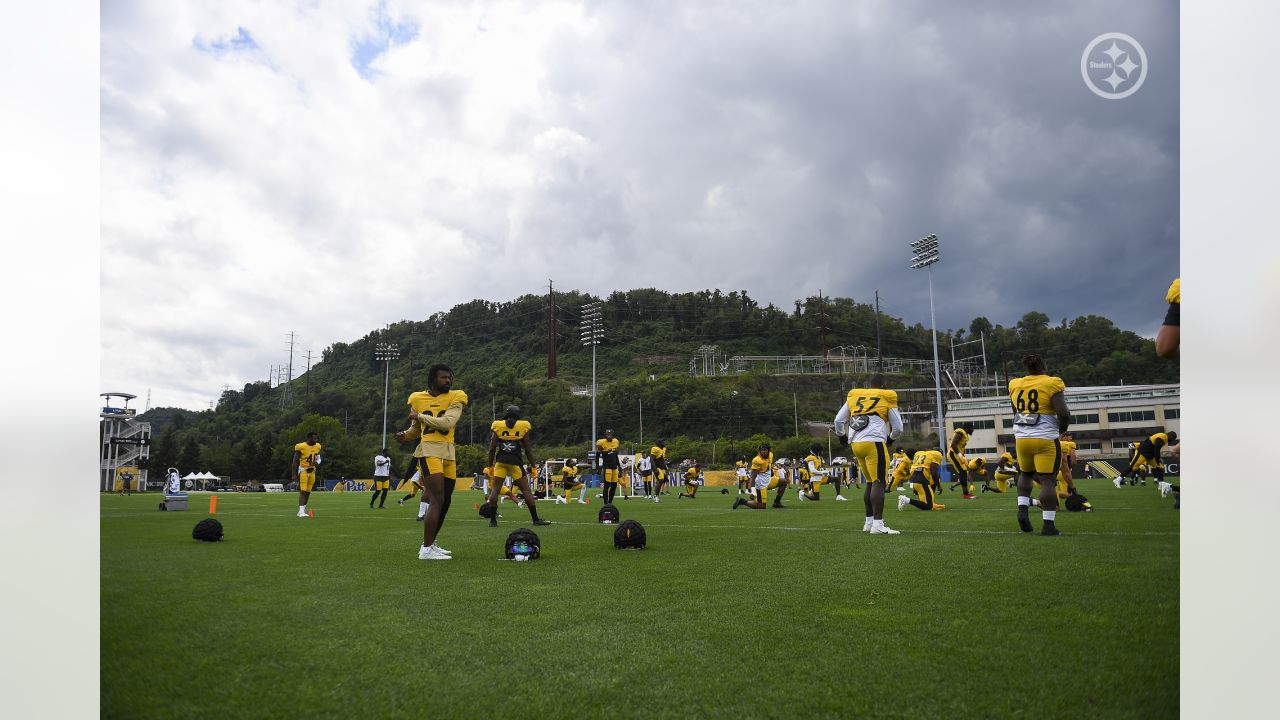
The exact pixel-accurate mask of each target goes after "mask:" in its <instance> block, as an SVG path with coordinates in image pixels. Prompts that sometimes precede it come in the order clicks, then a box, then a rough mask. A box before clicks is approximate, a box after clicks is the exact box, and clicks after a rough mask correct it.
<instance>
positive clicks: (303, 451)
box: [290, 432, 320, 518]
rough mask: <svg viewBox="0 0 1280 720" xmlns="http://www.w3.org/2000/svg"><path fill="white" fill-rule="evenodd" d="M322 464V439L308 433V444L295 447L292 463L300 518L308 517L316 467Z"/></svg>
mask: <svg viewBox="0 0 1280 720" xmlns="http://www.w3.org/2000/svg"><path fill="white" fill-rule="evenodd" d="M319 464H320V439H319V436H318V435H316V434H315V433H313V432H309V433H307V440H306V442H300V443H298V444H297V445H294V446H293V460H292V462H291V463H290V470H291V473H290V474H291V475H292V476H293V481H294V482H296V483H298V517H301V518H304V517H307V501H308V500H310V499H311V488H312V487H314V486H315V484H316V466H318V465H319Z"/></svg>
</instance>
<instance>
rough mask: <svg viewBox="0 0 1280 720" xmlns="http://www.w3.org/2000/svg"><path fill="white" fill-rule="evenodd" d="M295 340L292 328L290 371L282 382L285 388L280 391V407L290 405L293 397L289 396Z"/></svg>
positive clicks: (290, 337)
mask: <svg viewBox="0 0 1280 720" xmlns="http://www.w3.org/2000/svg"><path fill="white" fill-rule="evenodd" d="M293 342H294V332H293V331H292V330H290V331H289V365H288V371H287V372H286V374H285V379H284V382H283V383H281V384H282V385H284V390H283V391H282V392H281V393H280V407H285V406H286V405H288V404H289V400H290V399H291V398H290V397H289V383H290V382H292V381H293Z"/></svg>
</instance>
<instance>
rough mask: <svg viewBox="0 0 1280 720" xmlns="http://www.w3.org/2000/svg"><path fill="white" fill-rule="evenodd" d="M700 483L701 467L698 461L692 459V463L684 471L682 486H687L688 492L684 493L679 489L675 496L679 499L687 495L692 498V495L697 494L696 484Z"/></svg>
mask: <svg viewBox="0 0 1280 720" xmlns="http://www.w3.org/2000/svg"><path fill="white" fill-rule="evenodd" d="M701 484H702V468H701V467H699V466H698V461H697V460H694V461H693V464H692V465H690V466H689V469H688V470H685V471H684V486H685V487H686V488H688V490H689V492H688V493H685V492H683V491H681V493H680V494H679V495H678V496H676V499H677V500H679V499H680V498H686V497H687V498H689V499H690V500H693V499H694V496H696V495H697V494H698V486H699V485H701Z"/></svg>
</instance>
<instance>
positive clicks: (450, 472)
mask: <svg viewBox="0 0 1280 720" xmlns="http://www.w3.org/2000/svg"><path fill="white" fill-rule="evenodd" d="M406 402H407V404H408V405H409V419H410V420H411V421H413V424H412V425H411V426H410V427H409V429H407V430H402V431H400V432H398V433H396V440H397V441H398V442H404V441H406V440H413V439H415V438H418V439H419V442H418V447H416V448H414V450H413V461H414V464H415V465H417V466H418V472H419V473H421V474H422V487H423V494H424V495H425V496H426V498H427V503H428V505H429V507H428V508H427V513H426V515H425V519H424V521H423V523H422V547H421V548H419V549H418V559H419V560H449V559H451V556H452V553H450V552H449V551H448V550H445V549H444V548H442V547H440V546H439V545H437V544H436V537H437V536H438V535H439V534H440V529H441V528H442V527H444V519H445V517H446V516H448V514H449V505H450V504H451V503H452V502H453V490H454V487H456V486H457V483H458V464H457V461H456V459H455V458H456V455H455V449H454V444H453V430H454V426H455V425H457V424H458V418H459V417H462V409H463V408H465V407H466V406H467V394H466V393H465V392H463V391H461V390H454V389H453V370H451V369H449V366H448V365H440V364H437V365H432V366H431V367H429V368H427V389H426V390H419V391H418V392H415V393H413V394H412V395H410V396H409V399H408V400H407V401H406Z"/></svg>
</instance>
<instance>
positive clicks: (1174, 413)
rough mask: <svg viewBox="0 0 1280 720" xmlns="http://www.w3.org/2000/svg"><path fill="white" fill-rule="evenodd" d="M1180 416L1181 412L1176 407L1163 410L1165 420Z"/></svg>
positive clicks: (1175, 418)
mask: <svg viewBox="0 0 1280 720" xmlns="http://www.w3.org/2000/svg"><path fill="white" fill-rule="evenodd" d="M1180 417H1182V413H1181V412H1180V411H1179V409H1178V408H1165V411H1164V419H1165V420H1177V419H1178V418H1180Z"/></svg>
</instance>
